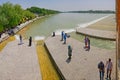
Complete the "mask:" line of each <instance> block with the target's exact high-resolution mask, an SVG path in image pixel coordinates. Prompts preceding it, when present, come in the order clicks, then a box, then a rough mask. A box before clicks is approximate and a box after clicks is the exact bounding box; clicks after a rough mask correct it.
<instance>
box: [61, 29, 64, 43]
mask: <svg viewBox="0 0 120 80" xmlns="http://www.w3.org/2000/svg"><path fill="white" fill-rule="evenodd" d="M63 37H64V31H62V32H61V41H63Z"/></svg>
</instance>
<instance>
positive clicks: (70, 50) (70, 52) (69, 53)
mask: <svg viewBox="0 0 120 80" xmlns="http://www.w3.org/2000/svg"><path fill="white" fill-rule="evenodd" d="M68 56H69V58H68V59H71V56H72V47H71V46H70V45H68Z"/></svg>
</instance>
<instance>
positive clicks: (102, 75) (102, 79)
mask: <svg viewBox="0 0 120 80" xmlns="http://www.w3.org/2000/svg"><path fill="white" fill-rule="evenodd" d="M98 69H99V73H100V80H104V72H105V66H104V63H103V62H102V61H101V62H100V63H99V64H98Z"/></svg>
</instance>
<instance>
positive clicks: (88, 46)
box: [86, 38, 90, 51]
mask: <svg viewBox="0 0 120 80" xmlns="http://www.w3.org/2000/svg"><path fill="white" fill-rule="evenodd" d="M89 50H90V39H89V38H87V49H86V51H89Z"/></svg>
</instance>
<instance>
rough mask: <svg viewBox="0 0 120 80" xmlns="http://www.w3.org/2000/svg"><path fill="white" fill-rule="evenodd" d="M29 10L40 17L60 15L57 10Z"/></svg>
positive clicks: (34, 8) (36, 8) (32, 8)
mask: <svg viewBox="0 0 120 80" xmlns="http://www.w3.org/2000/svg"><path fill="white" fill-rule="evenodd" d="M27 10H28V11H30V12H32V13H35V14H37V15H40V16H44V15H49V14H55V13H59V11H56V10H49V9H44V8H38V7H31V8H27Z"/></svg>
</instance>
